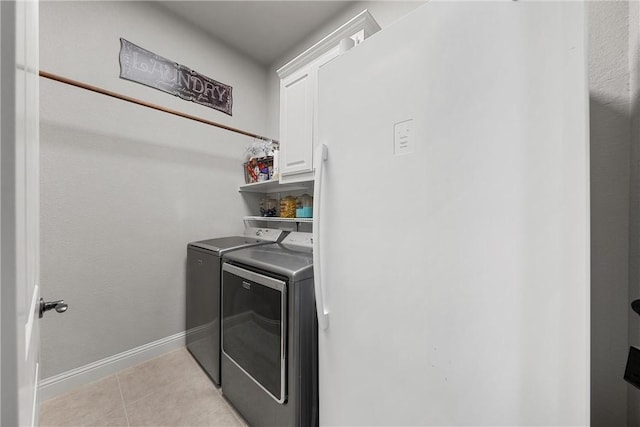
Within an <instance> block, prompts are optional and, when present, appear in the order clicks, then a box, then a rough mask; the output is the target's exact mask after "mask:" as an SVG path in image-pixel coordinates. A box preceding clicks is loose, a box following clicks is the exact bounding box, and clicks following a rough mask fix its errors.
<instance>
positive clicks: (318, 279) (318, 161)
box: [313, 144, 329, 330]
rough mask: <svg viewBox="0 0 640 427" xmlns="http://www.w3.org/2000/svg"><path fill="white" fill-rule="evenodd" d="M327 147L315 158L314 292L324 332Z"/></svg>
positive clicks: (325, 312) (325, 318)
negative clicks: (323, 235)
mask: <svg viewBox="0 0 640 427" xmlns="http://www.w3.org/2000/svg"><path fill="white" fill-rule="evenodd" d="M327 154H328V152H327V146H326V145H324V144H320V146H319V147H318V148H317V149H316V153H315V155H314V157H313V160H314V163H315V164H314V169H315V179H314V181H315V183H314V186H313V214H314V216H315V218H314V219H313V275H314V279H313V280H314V291H315V294H316V311H317V313H318V326H319V327H320V328H321V329H322V330H326V329H327V328H328V327H329V310H327V307H326V305H325V300H324V292H323V289H322V287H323V283H322V278H323V276H324V274H323V273H324V272H323V268H322V267H323V265H322V259H321V256H320V255H321V253H320V227H321V223H322V215H321V213H320V209H321V194H322V191H321V189H322V173H323V168H324V162H325V161H326V160H327Z"/></svg>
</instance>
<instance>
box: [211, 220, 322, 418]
mask: <svg viewBox="0 0 640 427" xmlns="http://www.w3.org/2000/svg"><path fill="white" fill-rule="evenodd" d="M301 245H302V246H301ZM312 255H313V254H312V249H311V235H310V233H295V232H294V233H290V234H289V235H288V236H287V237H286V238H285V239H284V240H283V241H282V242H281V243H278V244H272V245H266V246H259V247H251V248H247V249H242V250H239V251H234V252H231V253H228V254H225V255H224V256H223V264H222V393H223V394H224V396H225V397H226V398H227V400H228V401H229V402H230V403H231V404H232V405H233V406H234V407H235V408H236V409H237V410H238V412H239V413H240V414H241V415H242V416H243V417H244V418H245V419H246V420H247V421H248V423H249V425H251V426H252V427H263V426H278V427H285V426H290V427H294V426H295V427H299V426H300V427H309V426H317V425H318V349H317V337H318V326H317V318H316V311H315V296H314V287H313V284H314V282H313V256H312Z"/></svg>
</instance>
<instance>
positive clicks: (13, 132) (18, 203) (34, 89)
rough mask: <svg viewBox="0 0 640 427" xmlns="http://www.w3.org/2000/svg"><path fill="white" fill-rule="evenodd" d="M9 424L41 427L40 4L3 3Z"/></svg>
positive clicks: (4, 359)
mask: <svg viewBox="0 0 640 427" xmlns="http://www.w3.org/2000/svg"><path fill="white" fill-rule="evenodd" d="M0 23H1V25H0V27H1V28H2V33H1V35H0V42H1V52H0V53H1V55H0V81H1V86H0V95H1V99H2V101H1V104H0V125H1V127H2V139H1V147H0V159H1V163H0V173H1V184H2V187H1V192H2V193H1V196H2V199H1V200H2V201H1V214H0V218H1V223H0V224H1V225H0V236H1V237H2V251H1V256H0V274H1V278H2V291H1V294H0V296H1V298H0V314H1V318H0V325H1V338H2V353H1V356H0V374H1V388H2V406H1V407H0V411H1V424H2V425H3V426H36V425H38V405H39V402H38V360H39V356H40V347H39V340H40V329H39V326H38V309H39V298H40V295H39V288H38V281H39V274H40V271H39V227H38V224H39V203H38V202H39V190H38V189H39V176H38V156H39V152H38V138H39V134H38V78H39V77H38V3H37V2H36V1H18V2H14V1H1V2H0Z"/></svg>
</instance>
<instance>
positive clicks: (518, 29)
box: [314, 1, 590, 426]
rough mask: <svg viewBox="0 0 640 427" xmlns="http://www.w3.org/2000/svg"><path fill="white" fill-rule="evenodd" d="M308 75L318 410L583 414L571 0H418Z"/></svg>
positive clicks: (534, 418)
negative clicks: (313, 119)
mask: <svg viewBox="0 0 640 427" xmlns="http://www.w3.org/2000/svg"><path fill="white" fill-rule="evenodd" d="M317 84H318V90H319V99H318V103H317V106H316V107H317V109H318V110H317V113H318V116H317V123H316V125H317V128H316V131H317V132H316V135H317V140H316V141H315V143H316V144H317V146H318V147H322V146H324V147H325V150H326V153H325V154H326V160H324V161H323V160H322V159H323V156H322V155H321V152H322V150H321V149H318V150H317V151H316V153H315V156H314V162H315V169H316V189H315V190H316V201H315V202H316V208H315V223H314V227H315V230H314V233H315V236H314V239H315V248H314V250H315V253H314V255H315V257H316V259H315V260H314V270H315V274H316V300H317V310H318V317H319V324H320V328H319V338H318V355H319V420H320V425H321V426H382V425H384V426H400V425H403V426H404V425H438V426H441V425H442V426H446V425H456V426H459V425H473V426H477V425H508V426H516V425H554V426H557V425H588V423H589V345H590V344H589V322H590V318H589V304H590V300H589V280H590V278H589V269H590V267H589V262H590V261H589V257H590V254H589V141H588V93H587V80H586V42H585V6H584V4H582V3H580V2H509V1H505V2H466V3H465V2H429V3H427V4H425V5H424V6H421V7H420V8H418V9H416V10H415V11H414V12H413V13H411V14H409V15H407V16H406V17H404V18H403V19H401V20H399V21H397V22H395V23H394V24H392V25H390V26H389V27H387V28H385V29H384V30H382V31H380V32H379V33H377V34H375V35H374V36H372V37H371V38H369V39H368V40H366V41H364V42H363V43H362V44H360V45H359V46H357V47H356V48H354V49H352V50H350V51H348V52H347V53H345V54H344V55H342V56H340V57H338V58H337V59H335V60H334V61H332V62H330V63H329V64H327V65H326V66H324V67H323V68H322V69H321V70H320V71H319V76H318V83H317Z"/></svg>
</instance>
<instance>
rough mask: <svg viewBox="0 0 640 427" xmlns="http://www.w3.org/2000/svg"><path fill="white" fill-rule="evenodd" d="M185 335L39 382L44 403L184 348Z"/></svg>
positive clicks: (173, 336) (180, 334) (153, 343)
mask: <svg viewBox="0 0 640 427" xmlns="http://www.w3.org/2000/svg"><path fill="white" fill-rule="evenodd" d="M185 337H186V333H185V332H179V333H177V334H174V335H171V336H168V337H166V338H162V339H159V340H157V341H153V342H150V343H148V344H145V345H141V346H140V347H136V348H132V349H131V350H127V351H124V352H122V353H118V354H115V355H113V356H110V357H107V358H104V359H102V360H98V361H96V362H93V363H89V364H88V365H84V366H81V367H79V368H76V369H72V370H70V371H67V372H63V373H61V374H58V375H54V376H53V377H49V378H46V379H44V380H42V381H40V389H39V394H40V396H39V398H40V401H41V402H44V401H45V400H47V399H51V398H52V397H56V396H59V395H61V394H64V393H66V392H68V391H71V390H73V389H74V388H76V387H79V386H81V385H84V384H88V383H90V382H93V381H96V380H99V379H100V378H104V377H106V376H109V375H113V374H115V373H116V372H118V371H121V370H122V369H126V368H130V367H131V366H135V365H137V364H139V363H142V362H146V361H147V360H149V359H153V358H154V357H157V356H160V355H162V354H164V353H167V352H169V351H172V350H176V349H178V348H181V347H184V346H185Z"/></svg>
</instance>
